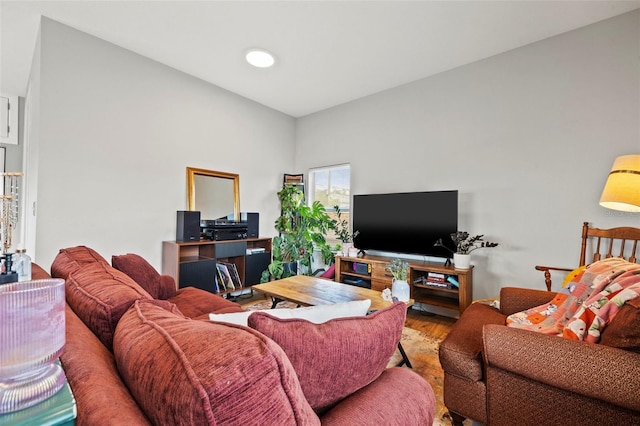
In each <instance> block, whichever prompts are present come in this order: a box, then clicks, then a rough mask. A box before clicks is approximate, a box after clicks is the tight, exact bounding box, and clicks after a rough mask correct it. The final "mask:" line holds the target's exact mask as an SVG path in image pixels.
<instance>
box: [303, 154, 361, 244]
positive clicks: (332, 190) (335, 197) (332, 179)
mask: <svg viewBox="0 0 640 426" xmlns="http://www.w3.org/2000/svg"><path fill="white" fill-rule="evenodd" d="M307 199H308V200H309V202H310V203H313V202H314V201H319V202H320V203H321V204H322V205H323V206H324V207H325V209H326V210H327V213H329V215H330V216H331V217H332V218H334V219H337V216H336V214H335V210H334V208H333V206H336V205H337V206H340V210H341V212H342V215H341V220H346V221H348V222H350V220H349V213H350V208H351V166H350V165H349V164H340V165H337V166H328V167H319V168H315V169H311V170H309V194H308V196H307ZM327 242H329V243H330V244H335V243H338V239H337V238H336V236H335V234H334V233H333V232H330V233H329V234H328V235H327Z"/></svg>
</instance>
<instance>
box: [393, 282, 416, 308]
mask: <svg viewBox="0 0 640 426" xmlns="http://www.w3.org/2000/svg"><path fill="white" fill-rule="evenodd" d="M409 293H410V291H409V283H408V282H407V281H406V280H396V279H395V278H394V279H393V283H392V284H391V297H395V298H396V299H398V300H399V301H400V302H408V301H409V299H410V297H411V296H410V294H409Z"/></svg>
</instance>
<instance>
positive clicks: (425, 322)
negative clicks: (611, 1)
mask: <svg viewBox="0 0 640 426" xmlns="http://www.w3.org/2000/svg"><path fill="white" fill-rule="evenodd" d="M264 298H265V297H264V296H263V295H262V294H261V293H259V292H257V291H254V292H253V295H249V294H247V295H242V296H240V297H239V298H237V299H236V300H234V301H235V302H237V303H239V304H241V305H244V304H247V303H251V302H254V301H256V300H262V299H264ZM455 322H456V319H455V318H449V317H445V316H442V315H433V314H430V313H427V312H423V311H419V310H416V309H409V310H408V311H407V321H406V322H405V325H406V326H407V327H409V328H413V329H414V330H418V331H422V332H424V333H426V334H428V335H430V336H433V337H435V338H437V339H444V337H445V336H446V335H447V334H448V333H449V330H451V327H452V326H453V324H454V323H455Z"/></svg>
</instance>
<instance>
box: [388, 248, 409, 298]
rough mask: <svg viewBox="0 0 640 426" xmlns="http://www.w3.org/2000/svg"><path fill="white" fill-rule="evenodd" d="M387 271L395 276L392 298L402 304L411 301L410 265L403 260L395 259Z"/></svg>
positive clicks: (392, 285)
mask: <svg viewBox="0 0 640 426" xmlns="http://www.w3.org/2000/svg"><path fill="white" fill-rule="evenodd" d="M386 269H387V271H389V272H391V275H393V282H392V283H391V296H392V297H394V298H396V299H398V300H399V301H401V302H408V301H409V299H410V291H409V283H408V282H407V276H408V275H409V264H408V263H407V262H405V261H404V260H402V259H399V258H395V259H393V260H392V261H391V263H389V266H387V268H386Z"/></svg>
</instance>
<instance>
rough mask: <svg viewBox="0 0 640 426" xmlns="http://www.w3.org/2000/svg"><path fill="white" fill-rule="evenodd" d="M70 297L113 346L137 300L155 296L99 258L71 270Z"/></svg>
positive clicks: (85, 319)
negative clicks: (117, 331)
mask: <svg viewBox="0 0 640 426" xmlns="http://www.w3.org/2000/svg"><path fill="white" fill-rule="evenodd" d="M66 299H67V303H68V304H69V306H71V308H72V309H73V311H74V312H75V313H76V314H77V315H78V316H79V317H80V319H82V321H83V322H84V323H85V324H86V325H87V327H89V328H90V329H91V331H93V334H95V335H96V336H98V338H99V339H100V340H101V341H102V343H103V344H104V345H105V346H106V347H107V348H108V349H109V350H111V348H112V344H113V333H114V331H115V329H116V325H117V324H118V321H119V320H120V317H122V315H123V314H124V313H125V312H126V310H127V309H129V306H131V305H132V304H133V302H135V301H136V300H138V299H151V296H150V295H149V293H147V292H146V291H144V290H143V289H142V287H140V286H139V285H138V284H136V283H135V281H133V280H132V279H131V278H129V277H128V276H127V275H126V274H124V273H123V272H120V271H118V270H117V269H115V268H112V267H111V266H109V265H108V264H107V263H102V262H96V263H91V264H88V265H85V266H83V267H82V268H80V269H78V270H76V271H73V272H71V273H70V274H69V277H68V278H67V280H66Z"/></svg>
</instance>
